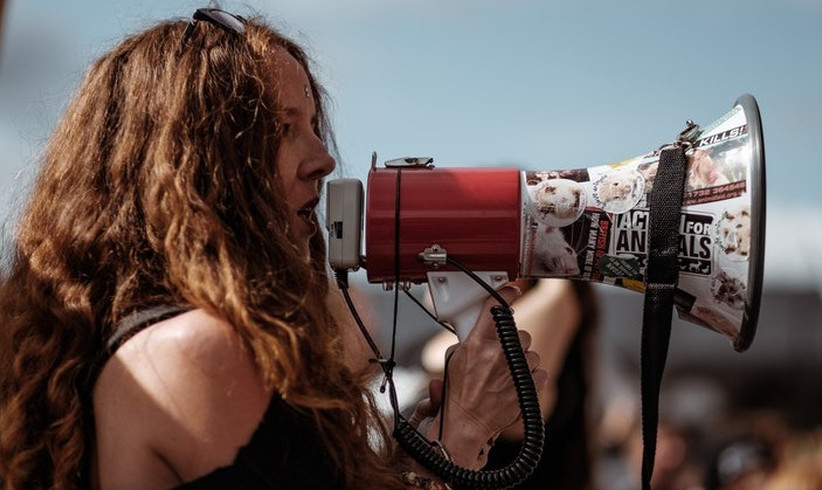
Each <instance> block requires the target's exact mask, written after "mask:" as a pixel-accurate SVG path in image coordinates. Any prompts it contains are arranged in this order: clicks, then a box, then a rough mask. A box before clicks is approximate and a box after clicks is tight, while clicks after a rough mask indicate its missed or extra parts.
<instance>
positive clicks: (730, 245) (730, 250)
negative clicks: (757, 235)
mask: <svg viewBox="0 0 822 490" xmlns="http://www.w3.org/2000/svg"><path fill="white" fill-rule="evenodd" d="M714 234H715V236H716V243H717V245H718V246H719V249H720V250H721V251H722V252H723V253H724V254H725V256H726V257H728V258H729V259H731V260H736V261H745V260H748V255H750V252H751V207H750V205H748V204H742V205H739V206H736V207H733V208H728V209H726V210H725V211H724V212H723V213H722V216H720V217H719V219H718V220H717V221H716V228H715V231H714Z"/></svg>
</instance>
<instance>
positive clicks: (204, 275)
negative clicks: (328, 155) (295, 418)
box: [0, 20, 397, 490]
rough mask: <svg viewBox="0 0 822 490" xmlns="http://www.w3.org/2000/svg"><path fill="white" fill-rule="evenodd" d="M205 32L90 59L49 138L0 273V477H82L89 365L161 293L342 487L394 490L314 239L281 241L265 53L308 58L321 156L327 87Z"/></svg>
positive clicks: (52, 483)
mask: <svg viewBox="0 0 822 490" xmlns="http://www.w3.org/2000/svg"><path fill="white" fill-rule="evenodd" d="M201 24H202V25H201V26H198V28H197V29H196V30H195V31H194V35H193V36H192V37H191V38H190V39H189V40H188V42H187V44H186V45H185V46H183V45H182V43H181V38H182V34H183V31H184V29H185V25H186V24H185V22H183V21H174V22H165V23H162V24H159V25H156V26H154V27H151V28H149V29H147V30H145V31H143V32H141V33H138V34H136V35H133V36H132V37H129V38H127V39H125V40H124V41H123V42H121V43H120V44H119V45H118V46H116V47H115V48H114V49H113V50H112V51H111V52H109V53H107V54H105V55H104V56H102V58H101V59H99V60H98V61H97V62H96V63H94V64H93V65H92V67H91V68H90V70H89V72H88V73H87V75H86V77H85V80H84V82H83V84H82V86H81V87H80V89H79V92H78V94H77V95H76V96H75V98H74V100H73V101H72V103H71V104H70V106H69V108H68V110H67V113H66V114H65V115H64V117H63V118H62V120H61V122H60V123H59V125H58V127H57V129H56V131H55V133H54V135H53V136H52V138H51V140H50V142H49V145H48V147H47V149H46V152H45V155H44V158H43V162H42V167H41V170H40V173H39V176H38V178H37V181H36V183H35V186H34V189H33V191H32V194H31V196H30V198H29V200H28V204H27V205H26V208H25V209H24V210H23V211H24V212H23V216H22V219H21V220H20V222H19V224H18V226H17V229H16V233H15V237H14V241H13V244H12V250H11V251H10V252H11V253H10V254H9V255H10V256H8V257H6V261H7V264H8V265H7V267H6V269H4V270H3V276H2V281H0V326H1V328H2V333H1V334H0V343H2V345H0V359H3V360H2V361H0V363H3V364H4V365H2V366H0V368H3V369H2V370H0V488H4V489H6V490H11V489H21V488H55V489H73V488H81V487H82V486H84V485H85V484H86V483H85V482H86V480H87V477H88V463H89V461H88V459H89V454H90V452H91V450H92V449H93V448H92V444H93V440H94V438H93V433H94V427H93V417H90V416H89V413H90V412H91V407H90V393H89V391H90V390H89V387H88V386H86V384H85V383H86V382H87V380H88V378H89V376H90V375H91V374H92V373H91V372H90V370H91V369H92V361H93V359H94V358H95V356H96V355H97V353H98V352H99V351H100V350H101V348H102V345H103V342H104V339H105V338H107V336H108V335H110V333H111V331H112V328H113V325H115V324H116V322H117V321H118V320H120V319H121V318H123V317H124V316H126V315H128V314H129V313H131V312H133V311H135V310H138V309H141V308H145V307H148V306H152V305H157V304H188V305H191V306H193V307H196V308H203V309H205V310H207V311H209V312H211V313H212V314H214V315H217V316H219V317H221V318H223V319H225V320H226V321H228V322H229V323H230V324H231V325H233V326H234V328H235V329H236V331H237V334H238V336H239V338H240V339H242V341H243V343H244V345H245V346H246V347H247V348H248V349H249V352H251V353H252V355H253V358H254V360H255V362H256V364H257V367H258V369H259V371H260V373H261V374H262V376H263V379H264V381H265V383H266V386H267V387H268V388H271V389H273V390H274V391H275V392H277V393H278V394H279V395H280V396H281V397H282V398H283V399H284V400H286V401H287V403H289V404H290V405H292V406H293V407H296V408H298V409H299V410H301V411H302V412H304V413H306V416H307V417H308V418H309V419H310V420H313V421H314V422H315V423H316V424H317V426H318V432H319V433H320V434H323V437H324V439H325V442H326V443H327V446H328V452H329V454H330V456H331V457H332V459H333V462H334V464H335V465H336V466H337V467H338V468H339V470H340V473H341V474H342V475H343V477H344V478H345V482H346V487H352V486H354V481H356V482H357V486H358V487H359V488H391V487H394V486H396V485H397V483H396V478H395V477H392V476H390V471H389V470H388V468H386V467H385V463H383V461H384V457H383V456H381V455H379V454H377V450H376V449H372V448H371V447H370V445H369V442H368V437H369V430H370V429H371V428H373V427H374V426H375V424H376V425H377V426H378V427H381V430H380V433H381V434H382V435H383V436H385V430H384V428H382V426H381V425H380V424H379V423H378V421H377V419H378V416H377V415H376V410H375V409H374V406H373V405H374V404H373V401H371V400H370V397H369V396H368V395H367V394H366V393H367V392H366V390H365V389H364V384H365V381H364V376H362V373H356V372H353V371H352V370H351V369H349V368H346V366H345V365H344V364H343V361H342V359H343V356H341V355H339V354H340V352H341V351H342V349H343V345H342V342H341V341H340V330H339V327H338V326H337V325H336V323H335V321H334V319H333V317H332V314H331V312H330V311H329V308H328V307H327V304H326V299H327V293H328V277H327V273H326V265H325V260H324V256H325V245H324V241H323V238H322V236H321V235H320V234H316V235H315V236H314V237H313V238H312V239H311V244H310V250H311V260H310V261H307V260H306V259H305V258H304V257H303V256H302V254H301V252H300V250H299V248H298V247H297V246H296V245H295V244H294V243H293V242H292V240H291V238H290V236H291V234H290V233H289V231H288V228H289V217H288V214H287V211H286V210H287V206H286V204H285V199H284V197H283V191H282V189H281V184H280V183H279V182H280V180H279V178H278V174H277V168H276V166H275V165H274V162H275V157H276V155H277V150H278V142H279V141H280V135H281V130H282V128H281V127H280V122H279V121H280V118H279V117H278V116H279V113H278V108H277V107H276V101H277V100H278V98H277V96H276V94H277V91H278V90H279V88H278V86H277V81H276V80H272V78H273V77H272V76H271V67H272V63H275V62H276V57H274V56H272V50H273V49H285V50H286V51H287V52H288V53H289V54H290V55H291V56H293V57H294V58H295V59H296V60H297V61H298V62H299V63H300V64H301V65H302V66H303V68H304V69H305V71H306V73H307V75H308V77H309V82H310V88H311V90H312V92H313V95H314V100H315V101H317V102H316V107H317V121H318V122H317V125H316V128H315V130H316V131H317V134H318V135H319V136H321V137H322V138H323V140H324V141H325V142H326V145H327V146H328V147H329V148H331V149H332V150H333V135H332V133H331V130H330V127H329V123H328V117H327V113H326V110H325V106H326V102H324V101H325V100H326V99H327V96H326V94H325V92H324V91H323V89H322V87H321V86H320V85H319V83H318V82H317V80H316V79H315V78H314V76H313V75H312V74H311V70H309V65H310V60H309V59H308V58H307V56H306V53H305V52H304V51H303V50H302V49H301V48H300V47H299V46H298V45H296V44H295V43H294V42H292V41H290V40H288V39H287V38H285V37H283V36H282V35H280V34H279V33H277V32H276V31H274V30H273V29H271V28H270V27H268V26H266V25H265V24H263V23H262V22H260V21H259V20H249V21H248V22H247V25H246V29H245V32H244V33H243V34H241V35H235V34H233V33H229V32H225V31H223V30H221V29H218V28H216V27H214V26H211V25H206V23H204V22H202V23H201Z"/></svg>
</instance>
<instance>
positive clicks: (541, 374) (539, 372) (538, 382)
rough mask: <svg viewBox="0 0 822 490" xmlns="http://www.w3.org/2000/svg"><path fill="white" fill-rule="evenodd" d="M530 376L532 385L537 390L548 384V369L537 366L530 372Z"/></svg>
mask: <svg viewBox="0 0 822 490" xmlns="http://www.w3.org/2000/svg"><path fill="white" fill-rule="evenodd" d="M531 378H533V379H534V386H535V387H536V388H537V392H539V391H540V390H541V389H543V388H545V387H546V386H548V371H546V370H544V369H539V368H537V369H536V370H534V372H532V373H531Z"/></svg>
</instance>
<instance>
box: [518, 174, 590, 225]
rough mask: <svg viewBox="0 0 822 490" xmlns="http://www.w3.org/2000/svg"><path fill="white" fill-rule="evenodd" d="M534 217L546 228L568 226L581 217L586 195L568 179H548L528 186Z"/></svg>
mask: <svg viewBox="0 0 822 490" xmlns="http://www.w3.org/2000/svg"><path fill="white" fill-rule="evenodd" d="M528 192H529V194H530V196H531V210H532V212H533V213H534V217H535V218H536V219H537V221H539V222H540V223H542V224H545V225H548V226H557V227H562V226H568V225H570V224H571V223H573V222H574V221H576V220H577V219H579V217H580V216H581V215H582V212H583V211H584V210H585V206H586V204H587V200H588V199H587V195H586V193H585V189H584V188H583V187H582V184H580V183H579V182H576V181H574V180H570V179H548V180H543V181H541V182H539V183H538V184H536V185H534V186H528Z"/></svg>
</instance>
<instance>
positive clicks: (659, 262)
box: [640, 145, 687, 490]
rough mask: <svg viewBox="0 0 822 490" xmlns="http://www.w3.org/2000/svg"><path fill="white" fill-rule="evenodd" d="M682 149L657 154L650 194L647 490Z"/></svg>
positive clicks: (645, 331)
mask: <svg viewBox="0 0 822 490" xmlns="http://www.w3.org/2000/svg"><path fill="white" fill-rule="evenodd" d="M686 163H687V161H686V157H685V150H684V148H683V147H682V146H681V145H676V146H674V147H672V148H668V149H665V150H663V151H662V154H661V155H660V158H659V166H658V168H657V175H656V178H655V179H654V187H653V189H652V190H651V194H650V196H649V210H650V223H649V226H648V265H647V267H646V269H645V304H644V308H643V315H642V345H641V351H640V352H641V361H640V362H641V380H640V381H641V391H642V393H641V395H642V446H643V448H642V489H643V490H650V489H651V475H652V474H653V472H654V458H655V456H656V437H657V425H658V424H659V387H660V384H661V382H662V372H663V371H664V369H665V361H666V359H667V357H668V343H669V340H670V338H671V315H672V313H673V306H674V295H675V293H676V286H677V283H678V281H679V264H678V262H677V256H678V255H679V219H680V218H679V216H680V212H681V209H682V193H683V191H684V186H685V169H686Z"/></svg>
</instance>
